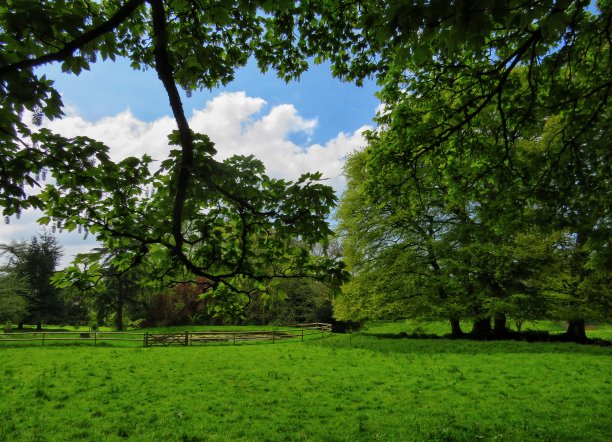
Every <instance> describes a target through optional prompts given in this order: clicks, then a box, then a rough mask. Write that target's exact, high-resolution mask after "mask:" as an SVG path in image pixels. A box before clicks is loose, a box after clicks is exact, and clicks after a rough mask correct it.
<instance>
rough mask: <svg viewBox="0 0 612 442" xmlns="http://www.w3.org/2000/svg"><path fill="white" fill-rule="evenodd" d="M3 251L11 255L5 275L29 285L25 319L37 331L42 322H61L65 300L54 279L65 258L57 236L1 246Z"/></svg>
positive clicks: (45, 236) (48, 234) (45, 235)
mask: <svg viewBox="0 0 612 442" xmlns="http://www.w3.org/2000/svg"><path fill="white" fill-rule="evenodd" d="M0 250H1V252H2V253H3V254H5V255H8V263H7V264H6V266H5V271H7V272H8V273H9V274H11V275H14V276H15V277H17V278H23V279H24V280H25V281H27V283H28V286H29V290H28V291H27V292H26V293H25V297H26V299H27V302H28V317H27V318H24V319H25V320H26V321H27V320H31V321H33V322H35V323H36V329H37V330H41V329H42V323H43V321H53V320H57V319H59V318H60V317H61V312H62V300H61V297H60V291H59V289H57V288H56V287H54V286H53V285H52V284H51V278H52V277H53V275H54V273H55V271H56V269H57V265H58V264H59V261H60V258H61V256H62V248H61V246H59V244H58V243H57V240H56V238H55V236H53V235H52V234H51V233H49V232H45V233H42V234H40V235H39V236H37V237H36V236H34V237H32V239H31V240H30V241H21V242H12V243H11V244H1V245H0ZM24 322H25V321H24Z"/></svg>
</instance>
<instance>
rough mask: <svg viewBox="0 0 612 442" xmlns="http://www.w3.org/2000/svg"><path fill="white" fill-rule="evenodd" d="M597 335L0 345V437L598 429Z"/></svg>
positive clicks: (507, 434)
mask: <svg viewBox="0 0 612 442" xmlns="http://www.w3.org/2000/svg"><path fill="white" fill-rule="evenodd" d="M610 356H612V349H611V348H610V347H597V346H583V345H576V344H551V343H538V344H530V343H524V342H471V341H447V340H408V339H380V338H377V337H376V336H369V335H366V334H365V333H356V334H352V335H343V336H333V337H329V338H325V339H319V340H316V341H315V340H312V341H309V342H305V343H301V342H284V343H277V344H271V343H262V344H259V345H239V346H235V347H234V346H211V347H206V346H202V347H189V348H187V347H167V348H163V347H162V348H105V347H102V348H93V347H85V346H72V347H44V348H42V347H28V348H0V378H1V379H2V382H1V384H0V440H2V441H84V440H87V441H122V440H133V441H241V440H242V441H257V440H259V441H268V440H269V441H294V440H295V441H301V440H312V441H375V440H382V441H412V440H419V441H421V440H422V441H436V440H437V441H461V440H465V441H473V440H507V441H515V440H516V441H519V440H527V441H531V440H550V441H579V440H583V441H607V440H609V438H610V428H612V418H611V417H610V412H609V411H610V408H611V405H612V399H611V398H612V388H611V387H612V386H611V380H612V376H611V375H612V364H611V359H610Z"/></svg>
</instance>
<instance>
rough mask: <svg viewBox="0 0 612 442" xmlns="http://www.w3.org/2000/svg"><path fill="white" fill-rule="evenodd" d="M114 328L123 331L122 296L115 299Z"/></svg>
mask: <svg viewBox="0 0 612 442" xmlns="http://www.w3.org/2000/svg"><path fill="white" fill-rule="evenodd" d="M115 327H116V328H117V331H123V296H121V295H119V299H117V315H116V316H115Z"/></svg>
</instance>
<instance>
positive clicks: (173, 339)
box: [0, 322, 332, 347]
mask: <svg viewBox="0 0 612 442" xmlns="http://www.w3.org/2000/svg"><path fill="white" fill-rule="evenodd" d="M331 331H332V329H331V324H326V323H318V322H317V323H307V324H292V325H286V326H283V327H282V328H280V327H279V328H275V329H272V330H210V331H185V332H179V333H176V332H175V333H163V332H159V333H151V332H144V333H143V332H100V331H95V332H94V331H91V332H80V331H75V332H45V331H42V332H17V333H5V334H0V343H3V342H12V343H20V342H24V343H25V342H36V341H38V342H40V343H41V345H42V346H45V344H50V343H52V342H56V341H63V342H68V341H72V342H74V343H84V342H91V343H92V344H93V345H94V346H97V345H98V344H103V343H105V342H108V341H115V342H117V341H122V342H139V343H141V345H142V346H144V347H152V346H164V347H167V346H170V345H182V346H191V345H200V344H214V343H217V344H233V345H236V344H237V343H241V342H254V341H272V343H275V342H276V341H287V340H300V341H304V338H305V337H308V336H314V335H316V336H320V337H321V338H324V337H325V334H328V333H331Z"/></svg>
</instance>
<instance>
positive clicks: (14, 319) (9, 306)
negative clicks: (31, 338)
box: [0, 274, 29, 324]
mask: <svg viewBox="0 0 612 442" xmlns="http://www.w3.org/2000/svg"><path fill="white" fill-rule="evenodd" d="M28 290H29V286H28V283H27V282H26V281H25V280H24V279H22V278H18V277H16V276H14V275H10V274H5V275H2V276H0V322H2V323H9V324H15V323H22V322H23V320H24V319H25V318H26V316H27V314H28V303H27V301H26V295H27V293H28Z"/></svg>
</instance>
